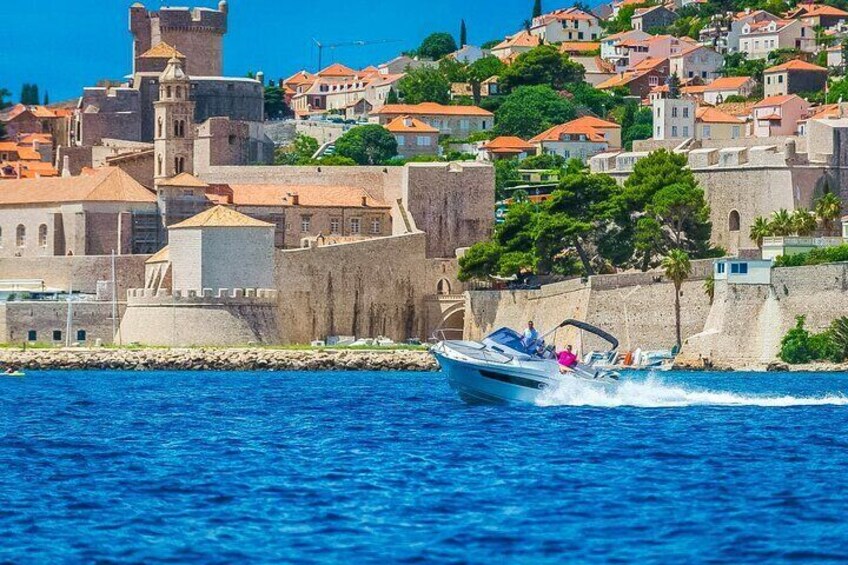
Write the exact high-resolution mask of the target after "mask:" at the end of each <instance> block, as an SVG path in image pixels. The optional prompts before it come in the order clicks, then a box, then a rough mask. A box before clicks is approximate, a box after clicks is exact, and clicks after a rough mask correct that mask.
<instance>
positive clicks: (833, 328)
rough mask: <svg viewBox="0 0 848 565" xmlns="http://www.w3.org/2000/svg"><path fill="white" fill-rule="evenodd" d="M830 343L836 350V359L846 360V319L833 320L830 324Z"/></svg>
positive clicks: (847, 320) (847, 352) (847, 329)
mask: <svg viewBox="0 0 848 565" xmlns="http://www.w3.org/2000/svg"><path fill="white" fill-rule="evenodd" d="M830 341H831V343H833V345H834V347H835V349H836V355H837V357H838V359H839V360H840V361H845V359H848V318H846V317H845V316H843V317H841V318H837V319H835V320H833V322H832V323H831V324H830Z"/></svg>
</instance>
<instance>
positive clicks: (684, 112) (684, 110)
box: [683, 107, 689, 118]
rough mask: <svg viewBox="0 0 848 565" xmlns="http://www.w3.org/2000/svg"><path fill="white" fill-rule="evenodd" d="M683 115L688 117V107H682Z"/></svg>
mask: <svg viewBox="0 0 848 565" xmlns="http://www.w3.org/2000/svg"><path fill="white" fill-rule="evenodd" d="M683 117H684V118H688V117H689V108H688V107H684V108H683Z"/></svg>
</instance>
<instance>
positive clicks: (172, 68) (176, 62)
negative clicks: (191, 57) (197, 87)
mask: <svg viewBox="0 0 848 565" xmlns="http://www.w3.org/2000/svg"><path fill="white" fill-rule="evenodd" d="M184 80H188V75H186V74H185V71H184V70H183V62H182V61H181V60H180V59H177V58H176V57H171V58H170V59H169V60H168V66H167V67H165V70H164V71H162V74H161V75H159V82H175V81H184Z"/></svg>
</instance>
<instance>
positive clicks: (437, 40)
mask: <svg viewBox="0 0 848 565" xmlns="http://www.w3.org/2000/svg"><path fill="white" fill-rule="evenodd" d="M456 50H457V46H456V40H455V39H454V38H453V36H452V35H451V34H449V33H446V32H439V33H433V34H430V35H428V36H427V37H426V38H425V39H424V41H422V42H421V46H419V47H418V50H417V51H416V54H417V55H418V56H419V57H421V58H423V59H433V60H434V61H438V60H439V59H441V58H442V57H444V56H445V55H449V54H450V53H453V52H454V51H456Z"/></svg>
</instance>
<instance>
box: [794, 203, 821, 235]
mask: <svg viewBox="0 0 848 565" xmlns="http://www.w3.org/2000/svg"><path fill="white" fill-rule="evenodd" d="M792 227H793V230H794V232H795V233H797V234H798V235H800V236H802V237H804V236H809V235H813V233H814V232H815V231H816V215H815V214H813V213H812V212H810V211H809V210H807V209H806V208H799V209H797V210H795V211H794V212H793V213H792Z"/></svg>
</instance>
